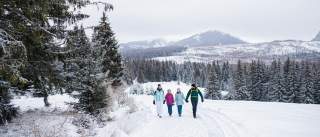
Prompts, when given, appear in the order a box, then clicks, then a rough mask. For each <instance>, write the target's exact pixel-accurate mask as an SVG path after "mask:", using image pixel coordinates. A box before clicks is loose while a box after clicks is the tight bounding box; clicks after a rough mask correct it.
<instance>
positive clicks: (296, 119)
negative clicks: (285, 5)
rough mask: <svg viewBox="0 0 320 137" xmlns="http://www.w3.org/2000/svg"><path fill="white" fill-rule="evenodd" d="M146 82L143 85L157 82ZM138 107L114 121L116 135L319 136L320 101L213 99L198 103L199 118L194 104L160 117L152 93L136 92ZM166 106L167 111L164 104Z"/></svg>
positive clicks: (173, 86)
mask: <svg viewBox="0 0 320 137" xmlns="http://www.w3.org/2000/svg"><path fill="white" fill-rule="evenodd" d="M156 84H157V83H146V84H144V87H148V86H150V85H153V86H156ZM161 84H162V85H163V87H164V88H165V89H167V88H171V89H176V88H178V87H180V88H181V89H182V90H183V91H187V89H188V88H189V86H188V85H186V84H180V85H177V83H176V82H168V83H163V82H162V83H161ZM133 97H134V99H135V101H136V103H137V106H138V108H139V109H138V111H137V112H135V113H133V114H131V115H127V116H124V117H122V118H121V119H120V120H118V121H116V122H114V123H113V124H114V126H116V127H118V128H117V130H118V131H117V132H114V135H119V137H121V136H130V137H318V136H319V134H320V130H319V128H318V125H319V123H320V117H319V114H320V105H308V104H290V103H270V102H253V101H212V100H205V102H204V103H200V104H199V108H198V109H199V118H198V119H193V118H192V112H191V104H190V103H188V104H186V105H185V106H184V112H183V116H182V117H178V116H177V112H176V107H174V114H173V117H169V116H168V115H167V114H166V113H165V117H163V118H161V119H160V118H158V117H157V116H156V112H155V106H154V105H153V104H152V99H153V98H152V96H147V95H135V96H133ZM164 110H165V112H166V109H165V106H164ZM120 131H121V132H120Z"/></svg>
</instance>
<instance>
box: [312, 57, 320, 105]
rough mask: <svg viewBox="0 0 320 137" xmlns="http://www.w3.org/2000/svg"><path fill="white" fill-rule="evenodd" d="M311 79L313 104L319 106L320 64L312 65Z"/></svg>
mask: <svg viewBox="0 0 320 137" xmlns="http://www.w3.org/2000/svg"><path fill="white" fill-rule="evenodd" d="M312 70H313V72H312V79H313V89H314V95H313V96H314V102H315V103H316V104H320V63H319V62H317V63H314V64H313V65H312Z"/></svg>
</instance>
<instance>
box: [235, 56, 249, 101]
mask: <svg viewBox="0 0 320 137" xmlns="http://www.w3.org/2000/svg"><path fill="white" fill-rule="evenodd" d="M243 72H244V71H243V67H242V63H241V61H240V60H238V63H237V67H236V70H235V72H234V76H233V80H232V81H233V84H234V88H233V89H234V91H233V93H232V94H233V95H232V98H233V99H235V100H250V94H249V91H248V89H247V86H246V84H245V79H244V78H245V77H244V75H243Z"/></svg>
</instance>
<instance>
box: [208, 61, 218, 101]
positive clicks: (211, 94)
mask: <svg viewBox="0 0 320 137" xmlns="http://www.w3.org/2000/svg"><path fill="white" fill-rule="evenodd" d="M208 75H209V76H208V85H207V88H206V94H205V98H207V99H213V100H220V99H221V93H220V91H219V79H218V74H217V72H216V69H215V63H213V64H212V69H211V71H209V74H208Z"/></svg>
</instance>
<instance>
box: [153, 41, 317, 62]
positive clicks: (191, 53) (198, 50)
mask: <svg viewBox="0 0 320 137" xmlns="http://www.w3.org/2000/svg"><path fill="white" fill-rule="evenodd" d="M287 57H291V58H294V59H297V60H301V59H315V60H318V59H320V42H319V41H311V42H308V41H296V40H287V41H272V42H265V43H254V44H233V45H223V46H221V45H207V46H200V47H191V48H188V49H187V50H185V51H183V52H179V53H176V54H174V55H172V56H168V57H157V58H155V59H157V60H175V61H178V62H183V61H193V62H210V61H213V60H220V61H230V62H236V61H237V60H239V59H241V60H243V61H246V60H247V61H251V60H256V59H261V60H265V61H271V60H273V59H278V58H280V59H286V58H287Z"/></svg>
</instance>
